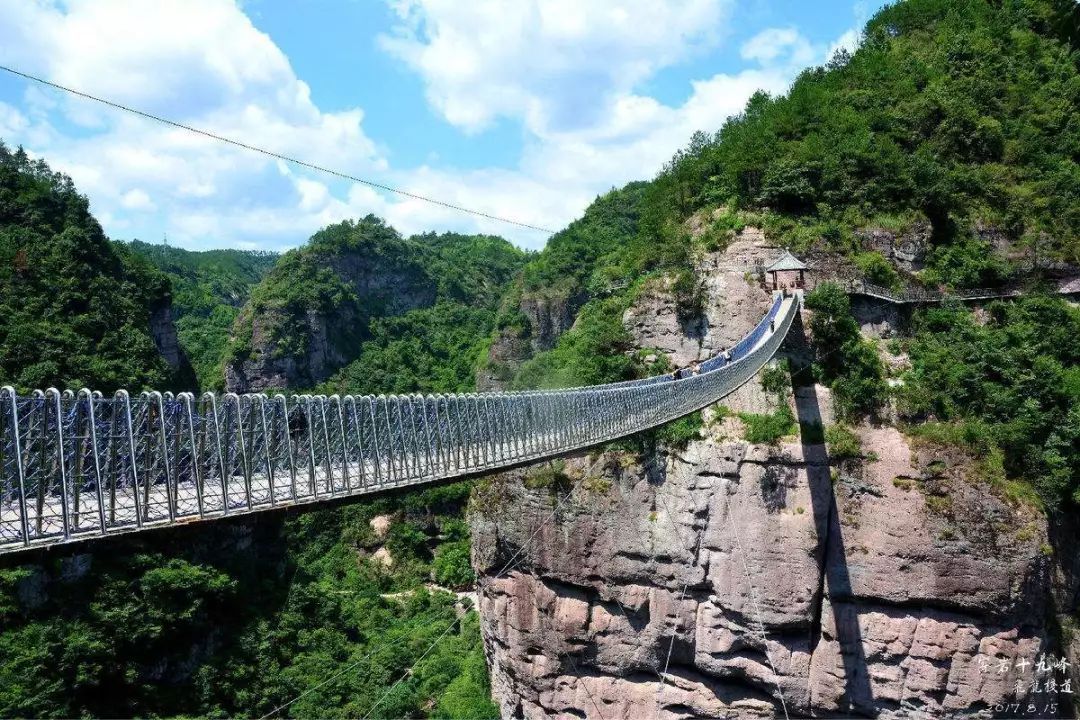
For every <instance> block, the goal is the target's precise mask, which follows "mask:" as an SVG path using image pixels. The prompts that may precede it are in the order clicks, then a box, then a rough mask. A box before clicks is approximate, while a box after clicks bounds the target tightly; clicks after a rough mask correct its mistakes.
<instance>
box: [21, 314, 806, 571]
mask: <svg viewBox="0 0 1080 720" xmlns="http://www.w3.org/2000/svg"><path fill="white" fill-rule="evenodd" d="M799 304H800V299H799V297H798V296H797V295H792V296H784V295H783V294H780V293H778V294H776V295H775V296H774V298H773V302H772V305H771V306H770V308H769V310H768V312H767V313H766V315H765V316H764V317H763V318H762V319H761V321H760V322H759V323H758V325H757V326H756V327H755V328H754V329H753V330H752V331H751V332H750V333H748V334H747V335H746V336H745V337H744V338H742V340H740V341H739V342H738V343H737V344H736V345H735V346H734V347H732V348H731V350H730V351H729V353H728V354H727V355H726V356H725V355H721V356H716V357H713V358H711V359H709V360H706V361H705V362H703V363H701V365H700V366H699V368H698V371H697V373H688V372H681V373H678V374H676V375H674V376H673V375H662V376H657V377H651V378H646V379H643V380H633V381H627V382H621V383H614V384H607V385H595V386H588V387H579V388H571V389H567V390H551V391H536V392H528V391H525V392H494V393H479V394H462V395H427V396H420V395H408V396H383V395H380V396H377V397H375V396H360V397H356V396H351V395H346V396H337V395H333V396H330V397H326V396H312V395H293V396H292V397H290V398H286V397H285V396H284V395H275V396H267V395H262V394H252V395H235V394H227V395H222V396H220V397H219V396H216V395H214V394H213V393H206V394H204V395H202V396H200V397H198V398H196V397H195V396H194V395H192V394H191V393H180V394H177V395H173V394H171V393H160V392H143V393H140V394H139V395H137V396H133V395H131V394H129V393H128V392H126V391H123V390H120V391H118V392H117V393H116V394H115V395H114V396H112V397H110V398H105V397H103V396H102V395H101V394H100V393H98V392H93V391H90V390H87V389H83V390H80V391H78V392H72V391H70V390H69V391H64V392H61V391H59V390H57V389H55V388H50V389H48V390H44V391H41V390H38V391H34V392H33V393H30V394H29V395H19V394H17V393H16V392H15V391H14V390H13V389H12V388H10V387H4V388H3V389H2V390H0V554H3V553H10V552H15V551H19V550H23V549H27V548H34V547H41V546H48V545H54V544H59V543H65V542H74V541H84V540H89V539H93V538H100V537H106V536H111V535H116V534H120V533H127V532H137V531H143V530H149V529H152V528H160V527H169V526H176V525H181V524H187V523H192V522H201V521H207V520H212V519H215V518H222V517H231V516H233V515H240V514H246V513H253V512H259V511H264V510H271V509H274V508H281V507H287V506H294V505H302V504H310V503H317V502H324V501H328V500H332V499H337V498H343V497H352V496H359V495H365V494H369V493H374V492H379V491H383V490H389V489H393V488H399V487H405V486H415V485H425V484H428V483H433V482H439V481H443V480H449V479H455V478H464V477H470V476H476V475H481V474H485V473H490V472H494V471H497V470H502V469H505V468H509V467H514V466H518V465H525V464H529V463H534V462H537V461H540V460H545V459H548V458H554V457H558V456H560V455H564V454H567V453H570V452H573V451H576V450H580V449H583V448H587V447H591V446H595V445H599V444H602V443H606V442H609V441H611V440H616V439H618V438H621V437H625V436H627V435H632V434H634V433H637V432H641V431H643V430H647V429H649V428H653V427H657V426H659V425H662V424H664V423H666V422H669V421H671V420H674V419H677V418H679V417H682V416H684V415H687V414H689V413H691V412H694V411H696V410H699V409H701V408H703V407H705V406H707V405H711V404H712V403H715V402H717V401H718V400H720V399H721V398H723V397H724V396H726V395H728V394H730V393H731V392H733V391H734V390H736V389H737V388H738V387H739V386H741V385H742V384H744V383H745V382H747V381H748V380H750V379H751V378H752V377H754V375H755V374H756V373H757V372H758V370H759V369H761V367H762V366H763V365H765V363H766V362H768V360H769V359H770V358H771V357H772V356H773V355H774V354H775V352H776V350H777V348H779V347H780V344H781V343H782V342H783V340H784V337H785V336H786V335H787V332H788V329H789V328H790V327H791V323H792V321H793V320H794V318H795V316H796V314H797V312H798V308H799Z"/></svg>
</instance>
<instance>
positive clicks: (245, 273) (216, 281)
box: [127, 240, 278, 390]
mask: <svg viewBox="0 0 1080 720" xmlns="http://www.w3.org/2000/svg"><path fill="white" fill-rule="evenodd" d="M127 247H128V248H130V249H131V250H132V251H133V252H135V253H136V254H138V255H140V256H142V257H144V258H146V260H148V261H149V262H150V263H151V264H153V265H154V267H156V268H157V269H158V270H161V271H162V272H163V273H165V274H166V275H168V277H169V280H170V281H171V283H172V293H173V311H174V313H175V315H176V331H177V335H178V337H179V339H180V345H181V347H182V348H183V349H184V353H185V354H186V355H187V357H188V359H189V360H190V361H191V364H192V366H193V367H194V369H195V376H196V379H197V380H198V384H199V387H200V388H201V389H203V390H219V389H221V387H223V386H224V380H223V375H222V374H223V372H224V371H223V368H222V361H223V359H224V355H225V348H226V347H227V346H228V342H229V332H230V330H231V328H232V325H233V323H234V322H235V321H236V316H237V315H238V314H239V311H240V306H241V305H243V304H244V302H246V301H247V299H248V296H249V295H250V294H251V289H252V288H253V287H254V286H255V285H256V284H257V283H258V282H259V281H260V280H262V278H263V277H264V276H265V275H266V273H267V272H269V271H270V268H272V267H273V266H274V263H276V262H277V259H278V255H277V254H276V253H270V252H263V251H251V250H229V249H223V250H204V251H201V252H197V251H192V250H184V249H183V248H178V247H170V246H168V245H151V244H150V243H144V242H141V241H139V240H134V241H132V242H131V243H130V244H128V245H127Z"/></svg>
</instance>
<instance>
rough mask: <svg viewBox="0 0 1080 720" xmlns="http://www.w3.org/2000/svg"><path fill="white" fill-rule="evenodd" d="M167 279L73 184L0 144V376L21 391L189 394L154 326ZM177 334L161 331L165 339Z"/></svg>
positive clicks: (166, 297)
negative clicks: (116, 234) (114, 233)
mask: <svg viewBox="0 0 1080 720" xmlns="http://www.w3.org/2000/svg"><path fill="white" fill-rule="evenodd" d="M170 292H171V291H170V285H169V280H168V278H167V277H166V276H165V275H164V274H162V273H161V272H159V271H157V270H156V269H154V267H153V266H151V265H150V264H149V263H148V262H146V261H145V260H143V259H142V258H140V257H139V256H138V255H136V254H135V253H132V252H131V251H130V250H128V249H126V248H124V247H121V246H117V245H113V244H111V243H110V242H109V241H108V239H107V238H106V237H105V234H104V232H102V229H101V226H100V225H99V224H98V222H97V220H95V219H94V218H93V216H92V215H91V214H90V207H89V202H88V201H87V199H86V198H85V197H84V196H83V195H80V194H79V192H78V191H77V190H76V189H75V185H74V184H73V183H72V182H71V179H70V178H68V177H66V176H64V175H62V174H60V173H56V172H53V171H52V170H51V169H50V168H49V166H48V165H47V164H46V163H45V162H44V161H42V160H32V159H30V158H29V157H28V156H27V154H26V153H25V152H24V151H23V150H22V149H21V148H20V149H18V150H15V151H12V150H10V149H9V148H7V147H6V146H4V145H3V144H2V143H0V378H2V380H0V381H2V382H3V383H4V384H12V385H15V386H17V387H18V388H19V389H22V390H29V389H31V388H45V387H48V386H50V385H55V386H56V387H59V388H62V389H64V388H74V389H79V388H81V387H91V388H93V389H95V390H101V391H102V392H112V391H113V390H116V389H118V388H122V387H123V388H128V389H131V390H140V389H143V388H157V389H169V388H176V387H178V388H180V389H186V386H187V385H189V384H190V382H191V375H190V369H189V368H177V369H174V368H171V367H170V366H169V364H168V362H167V361H166V359H165V358H164V357H163V356H162V353H161V352H160V351H159V349H158V346H157V344H156V342H155V338H154V329H153V328H152V323H154V322H158V323H159V324H167V312H165V313H164V316H165V317H158V318H157V319H156V320H155V316H161V315H163V313H162V311H167V310H168V307H169V304H170V301H171V295H170ZM169 329H170V328H167V327H160V328H159V331H161V332H165V331H167V330H169Z"/></svg>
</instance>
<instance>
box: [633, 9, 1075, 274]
mask: <svg viewBox="0 0 1080 720" xmlns="http://www.w3.org/2000/svg"><path fill="white" fill-rule="evenodd" d="M1076 14H1077V10H1076V5H1075V3H1072V2H1056V1H1053V0H1003V1H1002V2H988V1H987V0H905V1H904V2H899V3H896V4H895V5H892V6H890V7H887V8H885V9H883V10H882V11H880V12H879V13H878V14H877V15H875V16H874V18H873V19H872V20H871V21H870V22H869V23H868V24H867V26H866V31H865V39H864V41H863V43H862V46H861V47H860V48H859V50H858V51H857V52H856V53H854V54H853V55H848V54H846V53H841V54H839V55H838V56H837V57H835V58H834V59H833V60H832V61H831V62H830V63H829V64H828V65H827V66H826V67H822V68H811V69H808V70H806V71H804V72H803V73H802V74H801V75H800V76H799V78H798V79H797V80H796V81H795V83H794V85H793V86H792V88H791V90H790V92H789V93H788V94H787V95H786V96H783V97H775V98H773V97H769V96H767V95H765V94H764V93H759V94H757V95H755V96H754V97H753V98H751V100H750V102H749V103H748V104H747V107H746V109H745V110H744V111H743V113H741V114H740V115H739V116H737V117H735V118H733V119H732V120H731V121H729V122H728V123H726V124H725V125H724V127H723V128H721V129H720V130H719V131H717V132H716V133H715V134H713V135H707V134H704V133H699V134H697V135H695V136H694V138H693V139H692V140H691V142H690V144H689V145H688V146H687V148H686V149H685V150H683V151H682V152H680V153H678V154H677V155H676V156H675V157H674V158H673V160H672V161H671V163H670V164H669V165H668V166H667V167H666V168H665V169H664V171H663V172H662V173H661V174H660V176H659V177H658V178H657V180H656V181H655V182H654V183H653V184H652V186H651V188H650V192H649V196H648V199H647V201H646V204H647V209H646V210H645V211H644V215H645V217H646V218H647V221H646V224H647V226H648V227H649V228H650V230H651V231H652V232H655V233H658V234H663V232H664V231H665V230H666V229H668V228H670V223H671V222H672V221H677V220H678V219H680V218H683V217H686V216H687V215H689V214H690V213H692V212H693V211H695V210H697V209H700V208H703V207H709V206H716V205H721V204H723V205H727V206H728V207H730V208H737V209H742V210H751V211H755V212H759V213H761V218H760V219H761V222H762V223H763V224H764V226H765V228H766V230H767V231H769V232H770V233H771V234H772V235H773V236H775V237H777V238H780V239H783V240H785V241H786V242H787V243H789V244H790V245H791V246H792V247H795V248H798V249H806V248H809V247H811V246H817V247H824V248H829V249H833V250H836V251H840V252H853V251H856V250H858V247H857V244H856V242H855V236H854V234H853V232H854V230H856V229H858V228H860V227H863V226H867V225H872V224H878V225H882V226H885V227H897V228H903V227H905V226H908V225H910V224H911V223H912V222H914V221H915V220H918V219H925V220H928V221H929V222H930V224H931V227H932V230H933V236H932V240H933V244H934V248H933V252H932V254H931V256H930V268H929V270H930V272H928V273H927V276H926V277H925V278H924V279H925V280H927V281H930V282H938V281H943V282H947V283H952V284H955V285H980V284H990V283H993V282H995V281H999V280H1000V279H1001V277H1002V275H1003V274H1004V273H1005V272H1007V271H1008V269H1009V268H1008V267H1007V265H1006V263H1004V262H1003V260H1002V259H1001V258H1000V257H996V256H995V255H994V254H993V253H992V252H990V250H991V247H990V245H989V243H988V242H987V241H986V240H985V239H981V238H980V237H979V234H978V233H977V232H975V231H976V230H977V229H979V228H993V229H994V230H996V231H999V232H1000V233H1002V234H1003V235H1004V236H1005V237H1006V238H1007V239H1008V240H1009V241H1010V242H1011V243H1012V244H1013V245H1014V246H1015V248H1017V249H1022V250H1026V251H1027V253H1026V257H1024V259H1023V261H1022V264H1025V265H1029V264H1030V263H1031V261H1032V260H1033V256H1034V255H1035V254H1036V252H1038V253H1039V254H1040V255H1044V256H1050V257H1052V258H1056V259H1064V260H1069V261H1072V262H1076V261H1078V260H1080V241H1078V240H1077V238H1080V168H1078V165H1077V161H1078V160H1080V114H1078V113H1077V107H1078V104H1080V75H1078V72H1077V55H1076V50H1075V48H1074V46H1073V45H1071V44H1070V42H1069V41H1068V38H1067V37H1063V36H1062V33H1061V30H1060V29H1061V28H1062V27H1063V26H1067V25H1068V22H1067V21H1068V20H1069V18H1072V19H1073V20H1075V16H1076Z"/></svg>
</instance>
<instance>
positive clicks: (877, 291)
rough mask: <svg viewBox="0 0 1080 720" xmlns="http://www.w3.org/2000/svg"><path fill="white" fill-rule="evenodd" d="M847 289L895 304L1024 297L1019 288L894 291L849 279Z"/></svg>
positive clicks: (863, 281)
mask: <svg viewBox="0 0 1080 720" xmlns="http://www.w3.org/2000/svg"><path fill="white" fill-rule="evenodd" d="M846 289H847V291H848V292H849V293H853V294H858V295H869V296H872V297H877V298H881V299H883V300H889V301H890V302H894V303H908V302H941V301H943V300H948V299H949V298H956V299H959V300H979V299H983V298H1005V297H1016V296H1018V295H1022V294H1023V291H1022V290H1020V289H1019V288H1001V287H998V288H964V289H960V290H949V291H943V290H932V289H929V288H905V289H904V290H899V291H897V290H894V289H892V288H887V287H883V286H881V285H874V284H873V283H868V282H866V281H865V280H859V279H848V280H847V281H846Z"/></svg>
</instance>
